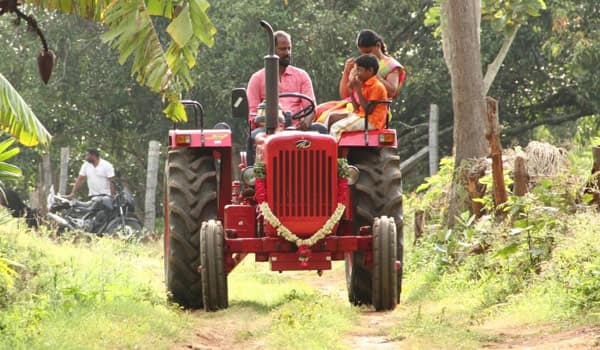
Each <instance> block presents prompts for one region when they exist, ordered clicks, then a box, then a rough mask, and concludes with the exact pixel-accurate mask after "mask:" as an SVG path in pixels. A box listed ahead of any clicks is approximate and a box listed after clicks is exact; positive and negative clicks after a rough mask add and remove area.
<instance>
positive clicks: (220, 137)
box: [207, 134, 227, 140]
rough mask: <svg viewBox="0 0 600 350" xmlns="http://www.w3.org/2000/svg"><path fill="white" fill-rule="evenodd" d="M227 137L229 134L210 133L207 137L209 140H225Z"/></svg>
mask: <svg viewBox="0 0 600 350" xmlns="http://www.w3.org/2000/svg"><path fill="white" fill-rule="evenodd" d="M226 137H227V134H210V135H207V138H208V139H209V140H223V139H224V138H226Z"/></svg>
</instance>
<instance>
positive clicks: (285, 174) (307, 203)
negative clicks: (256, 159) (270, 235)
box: [269, 149, 337, 217]
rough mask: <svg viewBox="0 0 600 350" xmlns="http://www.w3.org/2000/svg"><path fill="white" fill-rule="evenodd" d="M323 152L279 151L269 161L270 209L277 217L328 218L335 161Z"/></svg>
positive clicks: (331, 204) (331, 207) (330, 207)
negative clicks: (270, 173)
mask: <svg viewBox="0 0 600 350" xmlns="http://www.w3.org/2000/svg"><path fill="white" fill-rule="evenodd" d="M327 153H328V152H326V151H325V150H319V149H316V150H310V149H309V150H280V151H278V152H277V153H276V155H275V156H274V157H273V158H272V159H271V162H270V163H271V169H269V170H270V172H272V177H271V176H269V178H270V179H271V180H272V186H269V190H270V191H272V192H271V196H269V197H270V198H271V200H272V203H271V205H272V209H273V211H274V213H275V215H277V216H278V217H302V216H304V217H306V216H310V217H329V216H330V215H331V214H332V213H333V210H334V209H335V208H334V202H335V198H333V195H334V193H335V191H336V190H337V189H334V187H333V186H334V185H337V182H336V180H337V168H335V169H334V166H335V167H337V159H336V158H334V157H333V156H332V155H331V154H327Z"/></svg>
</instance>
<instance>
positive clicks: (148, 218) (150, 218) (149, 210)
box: [144, 141, 160, 231]
mask: <svg viewBox="0 0 600 350" xmlns="http://www.w3.org/2000/svg"><path fill="white" fill-rule="evenodd" d="M159 156H160V143H159V142H158V141H150V143H149V146H148V173H147V174H146V197H145V201H144V227H145V228H146V229H148V230H149V231H154V220H155V219H156V207H155V200H156V183H157V179H158V160H159Z"/></svg>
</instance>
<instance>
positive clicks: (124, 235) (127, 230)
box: [106, 217, 142, 240]
mask: <svg viewBox="0 0 600 350" xmlns="http://www.w3.org/2000/svg"><path fill="white" fill-rule="evenodd" d="M106 233H107V234H108V235H111V236H114V237H118V238H120V239H125V240H127V239H131V238H140V237H141V236H142V223H141V222H140V221H139V220H138V219H137V218H133V217H127V218H125V226H123V225H122V222H121V218H116V219H114V220H113V221H111V222H110V223H109V224H108V225H107V226H106Z"/></svg>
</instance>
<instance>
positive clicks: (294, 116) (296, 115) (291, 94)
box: [279, 92, 316, 120]
mask: <svg viewBox="0 0 600 350" xmlns="http://www.w3.org/2000/svg"><path fill="white" fill-rule="evenodd" d="M279 97H280V98H281V97H297V98H299V99H301V100H305V101H308V106H306V107H304V108H302V109H301V110H299V111H298V112H296V113H294V114H292V119H294V120H297V119H302V118H304V117H306V116H309V115H310V114H311V113H312V112H314V111H315V108H316V106H315V101H313V99H312V98H310V97H308V96H306V95H303V94H299V93H296V92H284V93H281V94H279Z"/></svg>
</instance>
